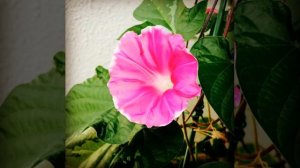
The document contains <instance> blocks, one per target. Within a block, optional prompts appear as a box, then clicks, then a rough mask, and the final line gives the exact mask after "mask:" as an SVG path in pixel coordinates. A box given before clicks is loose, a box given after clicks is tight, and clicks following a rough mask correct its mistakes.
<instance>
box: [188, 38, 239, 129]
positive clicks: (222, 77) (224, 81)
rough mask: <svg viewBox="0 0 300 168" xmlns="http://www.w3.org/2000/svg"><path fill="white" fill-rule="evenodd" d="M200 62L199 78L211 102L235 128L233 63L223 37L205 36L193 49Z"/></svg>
mask: <svg viewBox="0 0 300 168" xmlns="http://www.w3.org/2000/svg"><path fill="white" fill-rule="evenodd" d="M191 52H192V53H193V55H194V56H195V57H196V58H197V60H198V62H199V72H198V76H199V80H200V84H201V86H202V89H203V91H204V94H205V96H206V97H207V99H208V101H209V103H210V104H211V106H212V107H213V109H214V110H215V111H216V113H217V114H218V115H219V117H220V118H221V120H222V121H223V122H224V123H225V125H226V126H227V127H228V128H229V129H230V130H231V131H232V130H233V126H234V125H233V124H234V123H233V121H234V116H233V115H234V114H233V63H232V61H231V60H230V53H229V44H228V42H227V40H226V39H225V38H223V37H204V38H201V39H199V40H198V41H197V42H196V43H195V44H194V46H193V47H192V49H191Z"/></svg>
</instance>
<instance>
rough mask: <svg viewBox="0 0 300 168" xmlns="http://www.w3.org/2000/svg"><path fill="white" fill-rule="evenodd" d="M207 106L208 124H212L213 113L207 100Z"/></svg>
mask: <svg viewBox="0 0 300 168" xmlns="http://www.w3.org/2000/svg"><path fill="white" fill-rule="evenodd" d="M205 104H206V106H207V113H208V122H209V123H211V121H212V119H211V111H210V105H209V103H208V100H207V99H206V101H205Z"/></svg>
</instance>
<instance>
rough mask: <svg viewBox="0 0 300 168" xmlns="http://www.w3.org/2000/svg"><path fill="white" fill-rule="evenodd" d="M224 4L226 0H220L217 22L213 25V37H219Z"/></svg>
mask: <svg viewBox="0 0 300 168" xmlns="http://www.w3.org/2000/svg"><path fill="white" fill-rule="evenodd" d="M226 3H227V0H221V4H220V7H219V12H218V16H217V21H216V24H215V28H214V32H213V36H218V35H219V32H220V27H221V23H222V18H223V15H224V12H225V8H226Z"/></svg>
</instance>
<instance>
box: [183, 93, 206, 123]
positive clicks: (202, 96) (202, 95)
mask: <svg viewBox="0 0 300 168" xmlns="http://www.w3.org/2000/svg"><path fill="white" fill-rule="evenodd" d="M203 98H204V94H203V92H202V93H201V95H200V98H199V99H198V101H197V103H196V105H195V106H194V107H193V109H192V110H191V112H190V114H189V116H188V117H187V119H186V120H185V122H187V121H188V120H189V119H190V118H191V116H192V114H193V113H194V111H195V109H196V107H197V106H198V104H199V103H200V102H202V101H203Z"/></svg>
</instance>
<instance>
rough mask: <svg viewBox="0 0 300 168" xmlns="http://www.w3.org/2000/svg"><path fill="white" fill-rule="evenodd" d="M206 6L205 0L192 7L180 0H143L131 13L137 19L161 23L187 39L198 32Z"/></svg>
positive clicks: (156, 23)
mask: <svg viewBox="0 0 300 168" xmlns="http://www.w3.org/2000/svg"><path fill="white" fill-rule="evenodd" d="M206 6H207V1H206V0H204V1H201V2H199V3H198V4H196V5H195V6H194V7H192V8H187V7H186V6H185V5H184V3H183V1H182V0H165V1H161V0H144V1H143V2H142V4H141V5H140V6H139V7H138V8H136V10H135V11H134V13H133V15H134V17H135V18H136V19H137V20H140V21H148V22H150V23H152V24H154V25H162V26H164V27H166V28H168V29H170V30H171V31H173V32H174V33H177V34H181V35H182V36H183V37H184V39H185V40H189V39H191V38H192V37H193V36H194V35H195V34H197V33H198V32H199V30H200V28H201V26H202V24H203V22H204V19H205V10H206Z"/></svg>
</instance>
